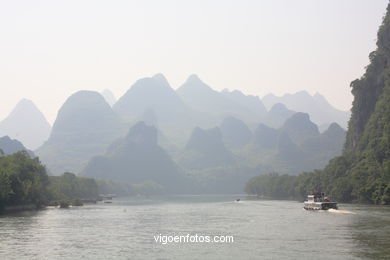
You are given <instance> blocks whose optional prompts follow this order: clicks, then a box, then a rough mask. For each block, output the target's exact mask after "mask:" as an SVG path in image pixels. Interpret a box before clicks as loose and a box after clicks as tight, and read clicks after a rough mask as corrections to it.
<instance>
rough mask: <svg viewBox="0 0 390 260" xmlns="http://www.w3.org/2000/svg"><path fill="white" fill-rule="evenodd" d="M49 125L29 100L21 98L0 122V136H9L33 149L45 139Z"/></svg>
mask: <svg viewBox="0 0 390 260" xmlns="http://www.w3.org/2000/svg"><path fill="white" fill-rule="evenodd" d="M50 130H51V126H50V124H49V123H48V122H47V120H46V118H45V116H44V115H43V114H42V112H41V111H40V110H39V109H38V108H37V107H36V106H35V104H34V103H33V102H32V101H31V100H27V99H22V100H20V101H19V103H18V104H17V105H16V106H15V108H14V109H13V110H12V112H11V113H10V114H9V115H8V116H7V117H6V118H5V119H4V120H3V121H1V122H0V136H6V135H7V136H9V137H11V138H15V139H17V140H19V141H21V142H22V143H23V144H24V145H25V146H26V147H27V148H28V149H31V150H34V149H36V148H38V147H39V146H40V145H42V144H43V142H44V141H46V140H47V139H48V137H49V135H50Z"/></svg>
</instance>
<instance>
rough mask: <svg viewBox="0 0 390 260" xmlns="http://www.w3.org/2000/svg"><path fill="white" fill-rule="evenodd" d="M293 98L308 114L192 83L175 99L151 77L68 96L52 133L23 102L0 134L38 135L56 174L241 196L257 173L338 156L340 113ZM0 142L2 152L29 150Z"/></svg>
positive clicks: (294, 169) (291, 169) (193, 79)
mask: <svg viewBox="0 0 390 260" xmlns="http://www.w3.org/2000/svg"><path fill="white" fill-rule="evenodd" d="M297 96H298V97H301V96H302V97H304V98H296V102H309V101H310V102H311V103H310V106H312V107H313V109H312V110H311V111H309V113H303V112H302V110H304V108H305V109H309V108H310V106H307V107H305V106H304V105H302V104H299V105H298V104H295V105H294V102H293V101H291V100H294V99H293V98H291V97H290V98H289V101H288V102H287V101H285V100H284V99H280V100H277V101H278V102H276V101H275V102H274V101H272V102H274V104H271V103H272V102H271V101H270V100H271V99H272V98H271V96H269V97H268V98H264V100H265V102H268V103H267V105H264V104H263V101H262V100H261V99H260V98H259V97H256V96H251V95H245V94H243V93H242V92H240V91H236V90H235V91H229V90H223V91H221V92H218V91H215V90H213V89H212V88H210V87H209V86H208V85H207V84H206V83H204V82H203V81H202V80H201V79H200V78H199V77H198V76H196V75H191V76H190V77H189V78H188V79H187V80H186V81H185V82H184V83H183V84H182V86H181V87H180V88H178V89H177V90H176V91H175V90H173V89H172V87H171V86H170V84H169V83H168V81H167V79H166V78H165V77H164V76H163V75H162V74H156V75H154V76H153V77H147V78H142V79H140V80H138V81H137V82H135V83H134V84H133V85H132V86H131V87H130V88H129V89H128V91H127V92H126V93H125V94H124V95H123V96H121V97H120V98H119V99H118V100H117V101H116V99H115V97H114V95H113V94H112V93H111V91H109V90H104V91H103V92H102V93H98V92H95V91H84V90H83V91H78V92H76V93H74V94H72V95H71V96H70V97H69V98H68V99H67V100H66V101H65V103H64V104H63V105H62V106H61V108H60V110H59V111H58V115H57V118H56V120H55V122H54V125H53V128H52V129H51V132H50V126H48V124H47V122H46V120H45V119H44V117H43V115H42V113H40V112H39V110H38V109H36V107H35V106H34V105H33V104H32V102H31V101H26V100H23V101H22V102H20V103H19V104H18V105H17V107H16V108H15V109H14V111H13V112H12V113H11V115H10V116H9V117H8V118H7V119H6V120H4V121H3V122H2V123H1V124H0V126H4V125H5V126H10V125H12V126H15V127H14V129H19V130H20V133H22V130H24V131H26V132H27V133H28V134H31V135H32V136H34V137H35V136H38V137H40V139H34V140H35V141H36V144H35V146H34V147H35V148H37V147H38V146H39V147H38V148H37V149H36V150H35V154H36V155H37V156H39V157H40V160H41V161H42V162H43V163H44V164H45V165H46V167H47V168H48V169H49V170H50V172H51V173H52V174H55V175H59V174H62V173H63V172H75V173H78V174H84V175H85V176H90V177H95V178H102V179H113V180H117V181H124V182H131V183H143V182H148V183H149V182H150V183H154V184H155V185H161V186H162V187H164V188H165V189H166V190H171V191H173V190H175V191H176V192H179V191H180V190H181V191H183V189H184V191H185V192H192V193H199V192H222V193H223V192H226V191H229V192H240V191H241V190H242V188H243V185H244V184H245V182H246V181H247V180H248V179H249V178H251V177H253V176H255V175H257V174H259V172H271V171H278V172H281V173H292V174H295V173H298V172H300V171H303V170H312V169H315V168H317V167H323V166H324V165H325V164H326V163H327V161H328V160H329V159H330V158H332V157H333V156H335V155H339V154H340V153H341V151H342V147H343V143H344V141H345V131H344V130H343V129H342V128H341V127H340V126H339V124H337V123H333V122H337V120H338V119H339V117H338V116H339V115H340V114H342V113H341V112H340V113H338V112H337V111H336V110H335V109H333V108H332V107H331V106H330V105H329V104H328V103H327V102H326V101H324V100H322V99H321V98H320V97H319V96H318V95H316V96H314V97H311V96H310V95H308V94H307V95H306V94H304V93H303V94H302V93H301V94H299V95H298V94H297ZM267 100H268V101H267ZM305 100H306V101H305ZM321 100H322V101H321ZM286 103H288V104H286ZM267 106H268V109H269V110H267V109H266V107H267ZM321 109H323V111H321V113H322V114H321V113H319V112H318V111H319V110H321ZM335 111H336V112H335ZM316 113H317V118H319V116H318V114H320V115H321V122H324V123H326V124H327V125H328V126H329V125H330V127H329V128H328V129H327V130H324V132H323V133H320V131H319V127H318V123H317V122H312V119H311V118H312V117H313V115H312V114H314V115H316ZM327 113H330V114H327ZM11 122H13V123H12V124H11ZM45 122H46V124H45ZM45 125H46V127H44V126H45ZM3 128H5V127H3ZM0 129H2V128H0ZM8 129H11V128H10V127H8ZM42 129H46V130H45V131H44V130H42ZM28 130H32V131H31V133H29V131H28ZM10 132H11V131H10V130H8V131H4V135H10V134H9V133H10ZM43 132H45V133H46V136H44V135H42V133H43ZM49 132H50V135H49ZM18 133H19V132H18ZM34 133H35V134H34ZM19 135H20V134H19ZM15 136H17V135H15ZM20 136H21V135H20ZM25 136H27V134H25ZM11 137H12V135H11ZM21 137H22V136H21ZM12 138H16V137H12ZM24 140H26V141H22V143H24V142H26V143H29V140H28V139H26V138H24ZM38 140H40V141H39V142H38ZM3 141H4V143H7V146H6V147H7V149H8V150H7V149H5V151H6V152H7V153H10V152H14V151H17V150H23V149H28V148H29V146H27V145H26V146H27V148H23V145H22V144H18V143H17V142H16V141H12V140H11V141H10V140H8V139H6V138H5V139H4V140H3ZM10 143H11V144H13V145H14V147H13V148H12V149H9V148H10V147H12V145H10ZM42 143H43V144H42ZM0 144H1V143H0ZM3 146H4V145H3ZM0 148H1V147H0Z"/></svg>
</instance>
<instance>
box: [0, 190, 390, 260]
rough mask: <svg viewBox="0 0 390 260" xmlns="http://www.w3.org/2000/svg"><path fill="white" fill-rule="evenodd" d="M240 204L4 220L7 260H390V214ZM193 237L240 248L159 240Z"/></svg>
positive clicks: (97, 208) (97, 209)
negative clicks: (161, 240)
mask: <svg viewBox="0 0 390 260" xmlns="http://www.w3.org/2000/svg"><path fill="white" fill-rule="evenodd" d="M237 197H238V196H172V197H160V198H116V199H114V200H113V203H111V204H106V203H98V204H93V205H86V206H84V207H73V208H69V209H58V208H49V209H46V210H41V211H37V212H24V213H18V214H15V215H7V216H1V217H0V259H390V207H379V206H363V205H340V210H339V211H330V212H312V211H305V210H303V209H302V203H298V202H293V201H275V200H257V201H254V200H245V197H244V196H241V198H242V200H241V201H239V202H236V201H235V198H237ZM187 234H189V235H190V236H192V237H195V235H198V236H203V237H204V236H210V237H211V238H214V236H232V237H233V242H231V243H217V242H214V243H206V242H203V243H200V242H199V243H195V242H193V243H192V242H191V241H189V242H186V241H184V240H183V241H182V243H173V242H172V243H166V244H163V243H158V242H156V241H155V236H156V237H157V238H158V237H159V236H160V235H161V237H162V238H163V237H164V236H172V237H173V236H175V235H176V236H187ZM166 239H169V238H168V237H167V238H166ZM220 239H221V238H220ZM229 239H230V238H229ZM164 241H166V240H164Z"/></svg>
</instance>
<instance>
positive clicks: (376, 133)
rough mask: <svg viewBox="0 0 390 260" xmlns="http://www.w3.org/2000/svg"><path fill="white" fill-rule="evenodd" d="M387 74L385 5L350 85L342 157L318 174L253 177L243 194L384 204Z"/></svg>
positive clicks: (389, 171)
mask: <svg viewBox="0 0 390 260" xmlns="http://www.w3.org/2000/svg"><path fill="white" fill-rule="evenodd" d="M389 75H390V4H389V6H388V9H387V14H386V16H385V18H384V20H383V23H382V25H381V27H380V29H379V32H378V40H377V50H376V51H374V52H372V53H371V54H370V64H369V65H368V66H367V69H366V72H365V74H364V75H363V77H361V78H360V79H358V80H355V81H353V82H352V83H351V87H352V94H353V95H354V101H353V107H352V117H351V120H350V121H349V127H348V132H347V141H346V144H345V149H344V152H343V154H342V156H339V157H336V158H334V159H332V160H331V161H330V162H329V164H328V165H327V166H326V167H325V169H324V170H319V171H314V172H307V173H302V174H301V175H299V176H297V177H291V176H286V175H281V176H279V175H276V174H267V175H263V176H258V177H255V178H253V179H251V180H250V181H249V182H248V183H247V186H246V191H247V192H248V193H250V194H258V195H265V196H277V197H283V198H291V197H294V198H302V196H303V195H305V194H307V193H309V192H310V191H312V190H313V189H317V190H322V191H324V192H326V193H327V194H329V195H330V196H332V197H333V198H334V199H336V200H338V201H342V202H361V203H374V204H390V77H389ZM285 179H289V181H288V182H285V181H284V180H285ZM278 194H279V195H278Z"/></svg>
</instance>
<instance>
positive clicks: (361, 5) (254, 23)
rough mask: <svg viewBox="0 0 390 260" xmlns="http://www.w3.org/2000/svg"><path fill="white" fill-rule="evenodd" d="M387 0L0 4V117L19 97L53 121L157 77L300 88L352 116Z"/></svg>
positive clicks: (248, 87)
mask: <svg viewBox="0 0 390 260" xmlns="http://www.w3.org/2000/svg"><path fill="white" fill-rule="evenodd" d="M387 3H388V1H386V0H326V1H325V0H294V1H292V0H234V1H229V0H155V1H151V0H138V1H130V0H128V1H125V0H123V1H121V0H111V1H108V0H106V1H98V0H90V1H87V0H77V1H76V0H75V1H73V0H66V1H65V0H63V1H54V0H47V1H32V0H26V1H19V0H12V1H9V0H0V35H1V36H0V37H1V38H0V87H1V95H0V104H1V107H0V108H1V109H0V120H1V119H3V118H4V117H5V116H6V115H7V114H8V113H9V112H10V111H11V110H12V108H13V106H14V105H15V104H16V103H17V102H18V101H19V100H20V99H21V98H28V99H31V100H33V101H34V102H35V104H36V105H37V106H38V107H39V108H40V109H41V110H42V111H43V112H44V114H45V115H46V116H47V118H48V120H49V121H50V122H51V123H52V122H53V121H54V119H55V116H56V114H57V111H58V109H59V107H60V106H61V105H62V104H63V102H64V101H65V99H66V98H67V97H68V96H69V95H70V94H72V93H73V92H75V91H77V90H81V89H90V90H98V91H101V90H102V89H104V88H108V89H110V90H112V91H113V92H114V94H115V95H116V96H117V97H119V96H120V95H122V94H123V93H124V92H125V91H126V90H127V89H128V88H129V87H130V86H131V85H132V84H133V83H134V82H135V81H136V80H137V79H139V78H141V77H145V76H151V75H153V74H155V73H159V72H161V73H163V74H164V75H165V76H166V77H167V78H168V80H169V82H170V83H171V85H172V87H173V88H175V89H176V88H178V87H179V86H180V85H181V84H182V83H183V82H184V81H185V79H186V78H187V77H188V76H189V75H190V74H193V73H196V74H198V75H199V76H200V78H201V79H203V80H204V81H205V82H206V83H207V84H209V85H210V86H211V87H212V88H214V89H217V90H222V89H224V88H229V89H239V90H241V91H243V92H245V93H248V94H254V95H259V96H263V95H265V94H267V93H269V92H273V93H275V94H278V95H280V94H283V93H286V92H289V93H293V92H296V91H299V90H302V89H306V90H308V91H309V92H310V93H312V94H314V93H315V92H317V91H318V92H320V93H322V94H323V95H325V97H326V98H327V99H328V100H329V101H330V102H331V103H332V104H333V105H334V106H336V107H337V108H340V109H349V107H350V104H351V100H352V96H351V94H350V88H349V83H350V82H351V81H352V80H354V79H355V78H358V77H360V76H361V75H362V73H363V71H364V67H365V66H366V65H367V64H368V54H369V52H371V51H373V50H374V49H375V41H376V32H377V29H378V26H379V25H380V23H381V20H382V17H383V15H384V14H385V9H386V5H387Z"/></svg>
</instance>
